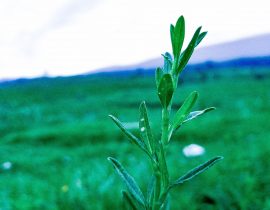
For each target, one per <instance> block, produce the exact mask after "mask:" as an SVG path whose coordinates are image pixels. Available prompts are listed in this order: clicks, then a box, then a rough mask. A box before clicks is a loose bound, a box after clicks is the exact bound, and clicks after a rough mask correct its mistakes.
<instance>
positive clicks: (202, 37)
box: [195, 31, 207, 47]
mask: <svg viewBox="0 0 270 210" xmlns="http://www.w3.org/2000/svg"><path fill="white" fill-rule="evenodd" d="M206 34H207V31H205V32H202V33H201V34H200V35H199V37H198V39H197V41H196V45H195V47H197V46H198V45H199V44H200V43H201V41H202V40H203V39H204V37H205V36H206Z"/></svg>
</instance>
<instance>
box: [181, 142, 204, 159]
mask: <svg viewBox="0 0 270 210" xmlns="http://www.w3.org/2000/svg"><path fill="white" fill-rule="evenodd" d="M204 153H205V149H204V148H203V147H202V146H200V145H198V144H190V145H188V146H185V147H184V148H183V154H184V155H185V156H186V157H196V156H200V155H203V154H204Z"/></svg>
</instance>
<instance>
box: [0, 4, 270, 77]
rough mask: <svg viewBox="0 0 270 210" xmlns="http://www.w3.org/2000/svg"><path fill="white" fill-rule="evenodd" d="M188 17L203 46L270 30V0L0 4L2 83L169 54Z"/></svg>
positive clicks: (189, 28) (189, 33)
mask: <svg viewBox="0 0 270 210" xmlns="http://www.w3.org/2000/svg"><path fill="white" fill-rule="evenodd" d="M180 15H184V17H185V19H186V31H187V34H186V43H187V42H188V41H189V40H190V39H191V36H192V33H193V32H194V31H195V30H196V28H197V27H198V26H200V25H202V26H203V30H207V31H208V35H207V37H206V39H205V40H204V41H203V43H202V45H201V46H207V45H211V44H213V43H220V42H225V41H230V40H235V39H239V38H243V37H249V36H253V35H257V34H264V33H269V32H270V24H269V22H270V0H256V1H254V0H222V1H220V0H185V1H182V0H166V1H165V0H134V1H133V0H132V1H129V0H0V79H4V78H17V77H35V76H41V75H44V74H45V73H47V74H48V75H51V76H56V75H76V74H80V73H85V72H89V71H94V70H96V69H99V68H103V67H108V66H114V65H129V64H134V63H137V62H141V61H144V60H147V59H150V58H154V57H158V56H159V55H160V54H161V53H164V52H165V51H171V46H170V35H169V25H170V23H175V22H176V20H177V18H178V17H179V16H180Z"/></svg>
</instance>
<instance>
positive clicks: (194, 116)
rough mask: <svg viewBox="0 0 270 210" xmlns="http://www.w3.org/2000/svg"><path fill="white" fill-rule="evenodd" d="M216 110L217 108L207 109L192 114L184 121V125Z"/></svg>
mask: <svg viewBox="0 0 270 210" xmlns="http://www.w3.org/2000/svg"><path fill="white" fill-rule="evenodd" d="M215 109H216V108H215V107H209V108H206V109H204V110H201V111H195V112H190V113H189V115H188V116H187V117H186V119H185V120H184V121H183V123H186V122H188V121H190V120H193V119H194V118H196V117H198V116H200V115H202V114H205V113H207V112H210V111H212V110H215Z"/></svg>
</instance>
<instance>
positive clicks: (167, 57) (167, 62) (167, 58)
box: [162, 52, 173, 73]
mask: <svg viewBox="0 0 270 210" xmlns="http://www.w3.org/2000/svg"><path fill="white" fill-rule="evenodd" d="M162 56H163V58H164V66H163V69H164V73H170V72H171V69H172V65H173V63H172V56H171V54H170V53H168V52H166V53H165V54H164V55H163V54H162Z"/></svg>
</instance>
